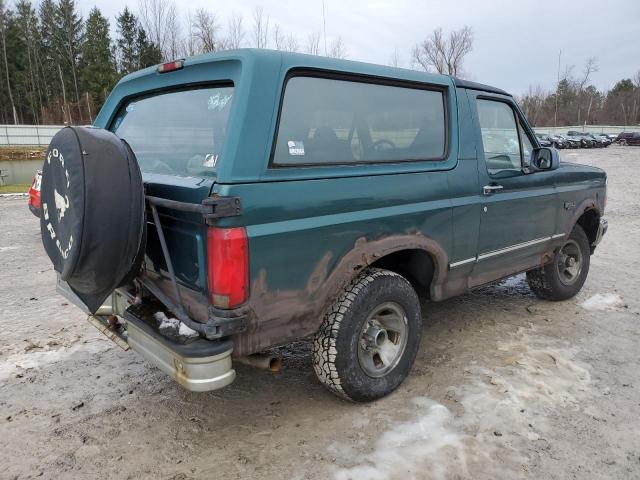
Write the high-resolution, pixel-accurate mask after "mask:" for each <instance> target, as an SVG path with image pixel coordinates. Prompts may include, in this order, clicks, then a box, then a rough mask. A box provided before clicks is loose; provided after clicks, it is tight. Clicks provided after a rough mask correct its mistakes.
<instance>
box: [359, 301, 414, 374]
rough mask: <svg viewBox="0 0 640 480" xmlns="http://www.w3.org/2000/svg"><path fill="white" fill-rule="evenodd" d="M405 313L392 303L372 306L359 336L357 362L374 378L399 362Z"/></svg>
mask: <svg viewBox="0 0 640 480" xmlns="http://www.w3.org/2000/svg"><path fill="white" fill-rule="evenodd" d="M407 323H408V322H407V315H406V313H405V311H404V309H403V308H402V307H401V306H400V305H398V304H397V303H395V302H385V303H381V304H380V305H378V306H377V307H375V308H374V309H373V310H372V311H371V313H370V314H369V316H368V317H367V320H366V321H365V322H364V325H363V326H362V330H361V331H360V336H359V338H358V362H359V363H360V367H362V370H364V372H365V373H366V374H367V375H368V376H370V377H374V378H379V377H383V376H385V375H386V374H387V373H389V372H390V371H391V370H393V369H394V368H395V366H396V365H397V364H398V362H399V361H400V359H401V358H402V355H403V354H404V350H405V348H406V346H407V330H408V326H407Z"/></svg>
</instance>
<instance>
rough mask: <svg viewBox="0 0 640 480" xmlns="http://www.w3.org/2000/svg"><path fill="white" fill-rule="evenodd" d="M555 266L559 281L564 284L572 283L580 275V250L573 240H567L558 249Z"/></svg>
mask: <svg viewBox="0 0 640 480" xmlns="http://www.w3.org/2000/svg"><path fill="white" fill-rule="evenodd" d="M556 268H557V270H558V277H559V278H560V281H561V282H562V283H563V284H565V285H572V284H573V283H575V282H576V280H577V279H578V277H580V273H582V251H581V250H580V245H578V243H577V242H576V241H575V240H568V241H567V243H565V244H564V245H563V247H562V248H561V249H560V251H559V252H558V255H556Z"/></svg>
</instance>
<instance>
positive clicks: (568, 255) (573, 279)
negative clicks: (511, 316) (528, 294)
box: [527, 225, 591, 300]
mask: <svg viewBox="0 0 640 480" xmlns="http://www.w3.org/2000/svg"><path fill="white" fill-rule="evenodd" d="M590 255H591V249H590V247H589V239H588V238H587V235H586V234H585V233H584V230H583V229H582V227H580V225H576V226H575V227H573V230H572V232H571V235H569V238H567V240H566V241H565V243H564V245H562V247H560V249H559V250H558V251H557V253H556V255H555V257H554V259H553V261H552V262H550V263H548V264H547V265H545V266H543V267H540V268H536V269H535V270H530V271H528V272H527V282H528V283H529V287H530V288H531V290H532V291H533V293H535V294H536V296H538V297H539V298H542V299H544V300H567V299H569V298H571V297H573V296H575V295H576V294H577V293H578V292H579V291H580V289H581V288H582V285H584V282H585V280H586V279H587V275H588V273H589V264H590V260H591V256H590Z"/></svg>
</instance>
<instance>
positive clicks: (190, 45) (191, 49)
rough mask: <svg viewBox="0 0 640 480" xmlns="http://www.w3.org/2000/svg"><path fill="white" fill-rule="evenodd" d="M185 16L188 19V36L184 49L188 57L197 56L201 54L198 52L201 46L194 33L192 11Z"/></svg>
mask: <svg viewBox="0 0 640 480" xmlns="http://www.w3.org/2000/svg"><path fill="white" fill-rule="evenodd" d="M185 16H186V18H187V36H186V38H185V40H184V45H185V47H184V49H185V51H186V53H187V55H188V56H192V55H197V54H198V53H199V51H198V47H199V45H198V42H197V40H196V36H195V33H194V31H193V24H194V19H193V15H191V10H187V13H186V14H185Z"/></svg>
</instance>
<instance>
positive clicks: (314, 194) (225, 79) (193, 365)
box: [41, 50, 607, 402]
mask: <svg viewBox="0 0 640 480" xmlns="http://www.w3.org/2000/svg"><path fill="white" fill-rule="evenodd" d="M41 195H42V216H41V230H42V239H43V244H44V247H45V250H46V251H47V254H48V255H49V257H50V258H51V261H52V262H53V265H54V268H55V270H56V271H57V272H58V289H59V291H60V292H61V293H63V294H64V295H66V296H67V297H68V298H70V299H72V300H73V301H74V302H75V303H76V304H77V305H79V306H80V307H81V308H83V309H85V310H86V311H87V312H88V313H89V320H90V322H91V323H92V324H93V325H95V326H96V327H98V328H99V329H100V330H101V331H102V332H103V333H105V334H106V335H107V336H109V338H111V339H113V340H114V341H115V342H116V343H118V344H119V345H120V346H122V347H123V348H124V349H132V350H134V351H136V352H138V353H139V354H141V355H142V356H144V357H145V358H147V359H148V360H150V361H151V362H153V363H154V364H155V365H157V366H158V367H159V368H160V369H162V370H163V371H165V372H166V373H167V374H169V375H171V376H172V377H173V378H175V379H176V381H177V382H179V383H180V384H181V385H182V386H184V387H185V388H187V389H189V390H193V391H206V390H212V389H216V388H221V387H224V386H226V385H228V384H229V383H231V382H232V381H233V379H234V378H235V370H234V367H233V366H234V364H235V362H237V361H242V362H245V363H249V364H251V365H255V366H262V367H266V368H271V369H277V368H278V366H279V363H278V361H277V359H274V358H271V357H268V356H265V355H264V354H261V352H264V351H265V350H266V349H268V348H269V347H273V346H276V345H280V344H284V343H287V342H291V341H293V340H297V339H301V338H305V337H310V338H312V341H313V367H314V370H315V373H316V374H317V377H318V379H319V380H320V381H321V382H322V383H323V384H324V385H326V387H327V388H328V389H329V390H330V391H332V392H333V393H335V394H337V395H339V396H341V397H343V398H345V399H348V400H352V401H357V402H363V401H370V400H374V399H377V398H380V397H382V396H384V395H386V394H388V393H389V392H391V391H393V390H394V389H395V388H398V387H399V386H400V384H401V383H402V381H403V380H404V378H405V377H406V376H407V375H409V374H410V371H411V366H412V364H413V361H414V358H415V356H416V353H417V351H418V348H419V345H420V337H421V330H422V313H423V310H424V309H428V308H429V305H430V302H438V301H443V300H445V299H447V298H450V297H452V296H455V295H459V294H462V293H465V292H467V291H468V290H470V289H473V288H476V287H479V286H482V285H485V284H487V283H490V282H494V281H496V280H499V279H501V278H504V277H508V276H511V275H514V274H517V273H520V272H526V276H527V280H528V283H529V286H530V287H531V289H532V291H533V292H534V293H535V294H536V295H537V296H539V297H540V298H543V299H547V300H553V301H562V300H566V299H569V298H571V297H573V296H574V295H576V293H577V292H579V291H580V289H581V288H582V285H583V283H584V281H585V279H586V277H587V275H588V272H589V260H590V257H591V255H592V254H593V253H594V251H595V249H596V246H597V245H598V243H599V242H600V240H601V239H602V237H603V235H604V233H605V232H606V228H607V223H606V220H605V219H604V218H603V215H604V208H605V197H606V175H605V173H604V172H603V171H602V170H599V169H597V168H592V167H587V166H582V165H577V164H566V163H563V162H561V161H560V159H559V154H558V151H557V150H555V149H554V148H551V147H541V146H540V145H539V143H538V139H537V138H536V136H535V135H534V134H533V131H532V129H531V127H530V126H529V124H528V122H527V120H526V118H525V117H524V115H523V113H522V111H521V110H520V109H519V108H518V106H517V104H516V102H515V101H514V99H513V98H512V97H511V95H509V94H508V93H506V92H504V91H502V90H499V89H497V88H493V87H490V86H486V85H482V84H477V83H472V82H467V81H463V80H459V79H456V78H452V77H449V76H444V75H435V74H429V73H424V72H414V71H409V70H402V69H396V68H391V67H382V66H378V65H370V64H365V63H357V62H350V61H345V60H336V59H329V58H321V57H315V56H308V55H300V54H293V53H283V52H274V51H266V50H261V51H258V50H238V51H232V52H223V53H216V54H211V55H204V56H199V57H195V58H189V59H185V60H178V61H175V62H170V63H167V64H163V65H160V66H158V67H154V68H149V69H146V70H142V71H140V72H136V73H133V74H131V75H128V76H127V77H125V78H124V79H122V80H121V81H120V82H119V83H118V85H117V86H116V87H115V89H114V90H113V92H112V93H111V95H110V96H109V98H108V100H107V101H106V103H105V105H104V107H103V108H102V110H101V112H100V114H99V116H98V118H97V119H96V121H95V124H94V126H92V127H73V128H71V127H69V128H65V129H63V130H61V131H60V132H59V133H58V134H57V135H56V136H55V137H54V138H53V140H52V142H51V145H50V147H49V151H48V153H47V158H46V161H45V165H44V169H43V180H42V192H41Z"/></svg>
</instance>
